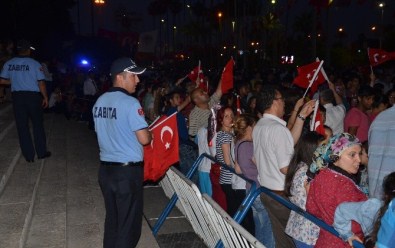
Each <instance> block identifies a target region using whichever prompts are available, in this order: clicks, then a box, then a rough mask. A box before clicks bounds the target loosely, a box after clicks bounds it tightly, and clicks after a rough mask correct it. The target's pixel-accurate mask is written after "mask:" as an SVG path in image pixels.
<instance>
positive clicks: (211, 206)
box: [203, 194, 265, 248]
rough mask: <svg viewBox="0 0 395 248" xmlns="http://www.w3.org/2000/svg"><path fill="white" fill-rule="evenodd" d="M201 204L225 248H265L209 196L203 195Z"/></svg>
mask: <svg viewBox="0 0 395 248" xmlns="http://www.w3.org/2000/svg"><path fill="white" fill-rule="evenodd" d="M203 202H204V205H205V206H206V210H207V211H208V214H209V216H210V217H211V218H210V219H211V221H212V224H213V226H214V228H215V230H216V231H217V232H218V234H219V236H220V238H221V241H222V244H223V245H224V246H225V247H257V248H265V246H264V245H263V244H261V243H260V242H259V241H258V240H257V239H256V238H255V237H254V236H252V235H251V234H250V233H249V232H248V231H247V230H245V229H244V228H243V227H242V226H241V225H240V224H239V223H237V222H236V221H234V220H233V219H232V217H230V216H229V215H228V214H227V213H226V212H225V211H224V210H223V209H222V208H221V207H220V206H219V205H218V204H217V203H216V202H215V201H214V200H213V199H212V198H211V197H210V196H208V195H207V194H203Z"/></svg>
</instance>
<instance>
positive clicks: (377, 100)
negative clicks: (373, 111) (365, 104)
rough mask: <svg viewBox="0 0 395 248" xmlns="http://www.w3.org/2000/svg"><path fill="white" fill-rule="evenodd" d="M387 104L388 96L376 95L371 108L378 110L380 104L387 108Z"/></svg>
mask: <svg viewBox="0 0 395 248" xmlns="http://www.w3.org/2000/svg"><path fill="white" fill-rule="evenodd" d="M389 103H390V102H389V99H388V96H386V95H381V94H376V95H375V96H374V100H373V104H372V108H378V107H379V106H380V104H384V105H385V106H387V107H388V105H389Z"/></svg>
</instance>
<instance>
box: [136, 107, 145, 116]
mask: <svg viewBox="0 0 395 248" xmlns="http://www.w3.org/2000/svg"><path fill="white" fill-rule="evenodd" d="M137 112H138V113H139V115H141V116H144V110H143V108H139V109H138V110H137Z"/></svg>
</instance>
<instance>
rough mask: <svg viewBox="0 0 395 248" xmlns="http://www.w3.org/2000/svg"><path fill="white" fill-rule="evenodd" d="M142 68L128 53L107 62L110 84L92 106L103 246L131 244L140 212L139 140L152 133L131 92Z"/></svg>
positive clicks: (138, 229) (137, 234) (136, 234)
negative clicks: (103, 214) (103, 215)
mask: <svg viewBox="0 0 395 248" xmlns="http://www.w3.org/2000/svg"><path fill="white" fill-rule="evenodd" d="M144 71H145V68H141V67H138V66H137V65H136V64H135V62H134V61H133V60H131V59H130V58H120V59H117V60H115V61H114V62H113V64H112V66H111V79H112V82H113V87H112V88H110V89H109V91H108V92H106V93H104V94H103V95H102V96H100V97H99V99H98V100H97V101H96V103H95V105H94V106H93V109H92V113H93V118H94V122H95V131H96V133H97V139H98V143H99V147H100V161H101V165H100V169H99V184H100V188H101V191H102V193H103V197H104V202H105V206H106V219H105V226H104V241H103V242H104V243H103V247H104V248H109V247H112V248H113V247H114V248H115V247H116V248H123V247H125V248H126V247H127V248H130V247H135V246H136V245H137V243H138V241H139V239H140V235H141V225H142V214H143V175H144V170H143V145H146V144H149V143H150V142H151V133H150V132H149V130H148V125H147V123H146V121H145V118H144V112H143V110H142V107H141V105H140V103H139V102H138V100H137V99H136V98H134V97H132V96H131V95H130V94H131V93H134V92H135V91H136V85H137V84H138V83H139V82H140V80H139V77H138V75H139V74H141V73H143V72H144Z"/></svg>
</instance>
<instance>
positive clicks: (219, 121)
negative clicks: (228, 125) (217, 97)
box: [216, 106, 233, 132]
mask: <svg viewBox="0 0 395 248" xmlns="http://www.w3.org/2000/svg"><path fill="white" fill-rule="evenodd" d="M227 109H230V110H232V108H231V107H229V106H225V107H222V108H221V109H219V110H218V112H217V130H216V131H217V132H219V131H220V130H221V128H222V121H223V120H224V117H225V110H227ZM232 112H233V110H232Z"/></svg>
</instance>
